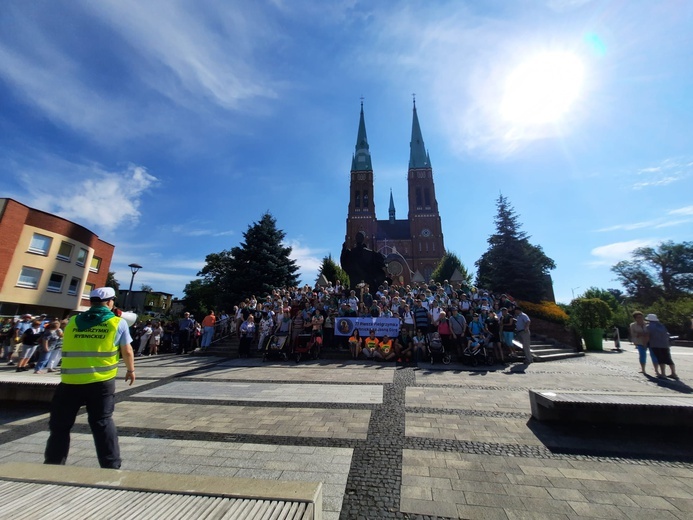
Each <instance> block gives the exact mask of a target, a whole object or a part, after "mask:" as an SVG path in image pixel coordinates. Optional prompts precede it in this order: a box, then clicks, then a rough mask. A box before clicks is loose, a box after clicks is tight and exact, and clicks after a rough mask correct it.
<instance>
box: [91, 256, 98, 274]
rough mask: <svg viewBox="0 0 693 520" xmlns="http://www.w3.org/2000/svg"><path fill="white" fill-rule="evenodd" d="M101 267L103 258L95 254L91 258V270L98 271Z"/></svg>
mask: <svg viewBox="0 0 693 520" xmlns="http://www.w3.org/2000/svg"><path fill="white" fill-rule="evenodd" d="M99 267H101V259H100V258H99V257H98V256H95V257H93V258H92V259H91V265H90V266H89V270H90V271H91V272H92V273H98V272H99Z"/></svg>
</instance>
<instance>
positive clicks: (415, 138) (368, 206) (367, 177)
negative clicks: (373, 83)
mask: <svg viewBox="0 0 693 520" xmlns="http://www.w3.org/2000/svg"><path fill="white" fill-rule="evenodd" d="M407 187H408V197H407V199H408V208H407V210H408V212H407V218H406V219H397V218H396V216H395V204H394V200H393V197H392V191H390V207H389V209H388V218H387V219H384V220H378V219H377V217H376V214H375V203H374V202H373V200H374V197H373V194H374V190H375V186H374V182H373V165H372V162H371V154H370V149H369V146H368V138H367V135H366V123H365V118H364V115H363V103H361V115H360V119H359V128H358V135H357V138H356V149H355V152H354V155H353V158H352V161H351V182H350V186H349V208H348V213H347V219H346V237H345V243H346V245H347V247H349V248H351V247H354V245H355V243H356V235H357V234H358V233H359V232H362V233H363V234H364V235H365V243H366V246H367V247H369V248H371V249H373V250H375V251H378V252H380V253H382V254H383V255H385V258H386V262H387V269H388V272H389V276H390V278H391V279H392V281H393V283H397V284H404V285H406V284H409V283H411V282H413V281H414V282H417V281H426V282H427V281H428V280H429V279H430V277H431V273H432V272H433V270H434V269H435V268H436V266H437V265H438V263H439V262H440V260H441V258H442V257H443V255H444V254H445V245H444V242H443V229H442V225H441V221H440V213H439V212H438V202H437V200H436V191H435V184H434V182H433V169H432V168H431V160H430V157H429V154H428V151H427V150H426V148H425V146H424V141H423V137H422V134H421V127H420V126H419V118H418V115H417V113H416V103H414V109H413V119H412V130H411V143H410V151H409V169H408V171H407Z"/></svg>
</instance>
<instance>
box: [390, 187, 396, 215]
mask: <svg viewBox="0 0 693 520" xmlns="http://www.w3.org/2000/svg"><path fill="white" fill-rule="evenodd" d="M389 214H390V224H394V223H395V200H394V199H393V198H392V188H390V209H389Z"/></svg>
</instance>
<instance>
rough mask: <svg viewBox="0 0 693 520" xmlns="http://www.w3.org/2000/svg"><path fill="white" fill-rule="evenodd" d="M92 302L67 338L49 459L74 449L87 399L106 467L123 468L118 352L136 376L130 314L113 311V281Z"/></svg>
mask: <svg viewBox="0 0 693 520" xmlns="http://www.w3.org/2000/svg"><path fill="white" fill-rule="evenodd" d="M89 296H90V298H89V300H90V303H91V308H90V309H89V310H88V311H86V312H83V313H82V314H79V315H77V316H74V317H73V318H72V319H70V322H69V323H68V325H67V327H66V328H65V333H64V339H63V359H62V366H61V374H60V377H61V382H60V384H59V385H58V388H57V389H56V391H55V395H54V396H53V403H52V405H51V416H50V421H49V428H50V436H49V437H48V442H47V443H46V452H45V460H44V463H45V464H65V461H66V460H67V455H68V453H69V451H70V430H71V429H72V426H73V425H74V423H75V418H76V417H77V413H78V412H79V409H80V407H81V406H82V405H86V407H87V414H88V417H89V426H90V427H91V431H92V434H93V436H94V444H95V445H96V455H97V457H98V459H99V465H100V466H101V467H102V468H112V469H119V468H120V464H121V460H120V448H119V446H118V433H117V431H116V427H115V423H114V422H113V410H114V408H115V378H116V375H117V373H118V352H119V351H120V354H121V355H122V356H123V361H124V362H125V366H126V370H127V372H126V373H125V381H128V382H129V383H130V384H131V385H132V383H134V382H135V357H134V354H133V352H132V346H131V345H130V343H131V342H132V338H131V337H130V331H129V330H128V325H127V323H126V322H125V320H124V319H122V318H120V317H118V316H116V315H115V314H114V313H113V309H114V306H115V291H114V290H113V289H112V288H111V287H101V288H99V289H94V290H93V291H91V293H90V295H89Z"/></svg>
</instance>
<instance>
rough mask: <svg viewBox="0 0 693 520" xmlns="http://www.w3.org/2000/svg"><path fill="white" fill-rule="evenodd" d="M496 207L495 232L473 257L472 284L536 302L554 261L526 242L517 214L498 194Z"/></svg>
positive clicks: (541, 294) (541, 293) (543, 292)
mask: <svg viewBox="0 0 693 520" xmlns="http://www.w3.org/2000/svg"><path fill="white" fill-rule="evenodd" d="M496 207H497V208H498V213H497V214H496V218H495V221H494V222H495V224H496V232H495V233H494V234H493V235H491V236H490V237H489V239H488V244H489V248H488V250H487V251H486V252H485V253H484V254H483V255H482V256H481V258H480V259H479V260H477V261H476V264H475V265H476V267H477V275H476V276H477V278H476V284H477V286H479V287H483V288H485V289H491V290H492V291H494V292H507V293H509V294H510V295H512V296H513V297H514V298H518V299H521V300H528V301H531V302H538V301H540V300H541V299H542V298H544V297H545V295H546V293H547V287H546V284H547V275H548V274H549V270H551V269H554V268H555V267H556V264H555V263H554V261H553V260H552V259H550V258H549V257H548V256H546V254H544V251H543V249H542V248H541V246H535V245H532V244H530V243H529V236H528V235H527V234H526V233H525V232H524V231H522V230H521V229H520V226H521V225H520V223H519V221H518V215H517V214H516V213H515V210H514V209H513V208H512V206H511V205H510V203H509V202H508V199H507V198H506V197H504V196H503V195H500V196H499V197H498V200H497V201H496Z"/></svg>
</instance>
